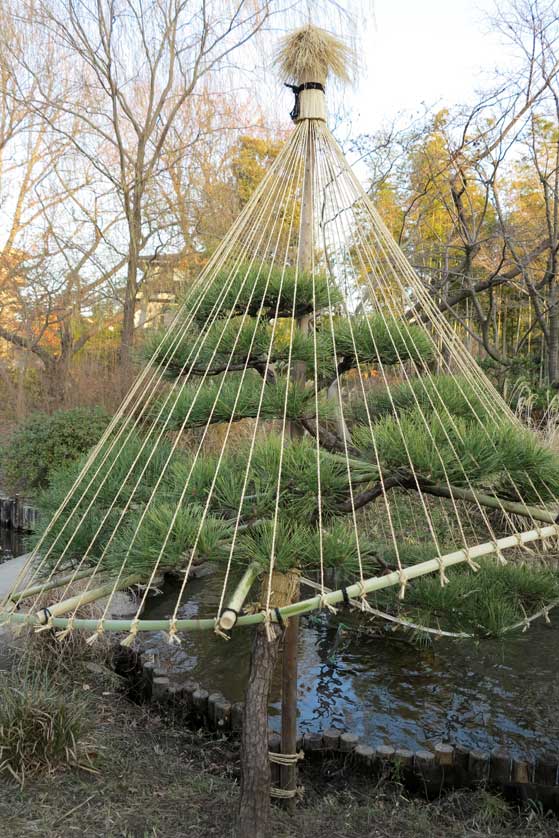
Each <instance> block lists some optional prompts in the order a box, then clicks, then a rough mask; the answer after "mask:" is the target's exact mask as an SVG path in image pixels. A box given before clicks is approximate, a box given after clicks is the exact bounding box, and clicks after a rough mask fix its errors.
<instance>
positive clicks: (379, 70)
mask: <svg viewBox="0 0 559 838" xmlns="http://www.w3.org/2000/svg"><path fill="white" fill-rule="evenodd" d="M493 10H494V2H493V0H374V14H373V15H369V17H368V21H367V24H366V29H365V34H364V35H363V37H362V40H361V49H362V53H363V63H364V64H365V74H364V77H363V79H362V81H361V83H360V85H359V89H358V90H357V91H356V92H355V94H352V95H350V96H349V98H348V101H347V103H346V104H347V106H348V108H349V109H350V110H351V118H352V123H353V130H354V131H355V130H357V131H358V132H368V131H374V130H375V129H377V128H379V127H380V126H381V125H382V124H383V123H384V122H385V121H390V120H391V119H392V118H393V117H394V116H395V115H396V114H397V113H398V112H399V111H402V110H406V111H411V112H415V111H418V110H420V109H421V103H422V102H425V103H427V104H428V105H437V104H440V105H441V107H442V106H443V105H453V104H457V103H461V102H464V101H467V100H468V99H469V98H470V97H471V96H472V95H473V93H474V92H475V90H476V88H479V87H483V86H484V80H485V81H486V82H487V81H488V79H489V77H490V76H491V74H492V73H493V71H494V69H495V68H496V67H497V66H501V68H502V67H503V66H507V65H508V64H510V61H511V57H510V54H508V53H507V49H506V47H505V46H504V44H503V43H502V40H501V38H500V37H499V36H498V34H496V33H493V32H489V24H488V22H487V20H486V19H484V18H486V17H487V15H488V14H491V12H492V11H493Z"/></svg>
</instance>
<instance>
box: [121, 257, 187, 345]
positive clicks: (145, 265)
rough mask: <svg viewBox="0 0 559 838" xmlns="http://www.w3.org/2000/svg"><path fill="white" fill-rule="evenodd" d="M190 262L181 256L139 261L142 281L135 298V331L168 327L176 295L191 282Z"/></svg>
mask: <svg viewBox="0 0 559 838" xmlns="http://www.w3.org/2000/svg"><path fill="white" fill-rule="evenodd" d="M190 261H191V260H190V259H189V258H188V257H187V256H186V255H185V254H184V253H155V254H153V255H152V256H143V257H142V258H141V260H140V267H141V269H142V271H143V272H144V279H143V282H142V286H141V290H140V291H139V292H138V294H137V296H136V313H135V315H134V323H135V326H136V328H138V329H160V328H162V327H164V326H168V325H169V324H170V323H171V320H172V319H173V316H174V308H175V305H176V302H177V297H178V295H179V292H180V290H181V288H183V287H184V285H185V284H186V283H187V282H188V280H189V278H190V271H189V265H190Z"/></svg>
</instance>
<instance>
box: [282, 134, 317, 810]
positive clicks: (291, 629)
mask: <svg viewBox="0 0 559 838" xmlns="http://www.w3.org/2000/svg"><path fill="white" fill-rule="evenodd" d="M307 132H308V133H307V138H306V152H305V176H304V180H303V194H302V196H301V226H300V229H299V246H298V252H297V265H298V268H299V271H301V272H304V273H310V272H311V271H312V269H313V248H314V241H313V237H314V195H313V182H314V145H313V135H312V132H311V123H310V121H309V120H307ZM297 328H298V329H301V330H302V331H304V332H308V329H309V317H302V318H300V319H298V320H297ZM292 378H293V380H294V381H297V382H300V383H301V384H302V385H304V384H305V381H306V378H307V370H306V364H305V362H304V361H297V362H296V363H295V364H294V365H293V373H292ZM303 433H304V431H303V429H302V428H301V427H300V426H297V425H295V423H291V426H290V434H291V438H292V439H293V438H297V437H300V436H302V435H303ZM299 587H300V586H299V582H298V579H297V585H296V588H294V590H293V600H295V599H298V598H299ZM293 600H292V601H293ZM298 641H299V617H291V618H290V620H289V622H288V624H287V628H286V631H285V636H284V642H283V658H282V679H281V691H282V699H281V751H282V753H283V754H295V753H296V751H297V677H298V673H297V644H298ZM281 785H282V788H283V789H284V790H285V791H289V792H294V791H295V790H296V788H297V765H296V764H295V763H294V764H293V765H285V766H282V769H281ZM285 807H286V808H287V809H289V810H293V809H294V808H295V797H294V796H293V797H288V798H286V800H285Z"/></svg>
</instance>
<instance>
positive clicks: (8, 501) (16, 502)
mask: <svg viewBox="0 0 559 838" xmlns="http://www.w3.org/2000/svg"><path fill="white" fill-rule="evenodd" d="M38 518H39V510H38V509H37V508H36V507H34V506H31V505H30V504H29V503H26V502H25V501H24V500H23V499H22V498H20V497H18V496H17V495H16V496H15V497H13V498H7V497H3V496H0V527H2V528H3V529H7V530H16V531H17V532H33V530H35V529H36V528H37V520H38Z"/></svg>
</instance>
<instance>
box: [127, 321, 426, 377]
mask: <svg viewBox="0 0 559 838" xmlns="http://www.w3.org/2000/svg"><path fill="white" fill-rule="evenodd" d="M315 344H316V346H315ZM334 349H335V351H334ZM356 349H357V355H356ZM315 351H316V358H317V369H318V380H319V386H321V387H323V386H327V385H328V384H330V383H331V381H332V380H333V378H334V376H335V374H336V369H337V368H338V367H339V368H340V369H341V371H344V372H347V371H349V370H351V369H355V368H356V366H357V363H358V362H359V364H360V365H363V364H365V365H367V364H373V365H375V366H377V365H379V364H382V365H383V366H391V365H393V364H396V363H400V362H406V361H409V360H413V361H414V362H415V363H416V364H417V365H418V366H420V367H424V366H425V365H426V364H428V363H429V361H431V359H432V357H433V344H432V341H431V339H430V337H429V336H428V335H427V334H426V333H425V331H424V330H423V329H420V328H419V327H417V326H409V325H407V324H404V325H402V324H396V323H395V322H392V323H389V322H387V321H386V320H385V318H383V317H381V316H380V315H372V316H371V317H359V318H355V320H354V321H353V323H352V325H351V329H350V327H349V323H348V321H347V319H346V318H341V317H332V318H331V319H330V318H329V317H328V316H324V317H322V318H321V319H320V320H319V323H318V328H317V331H316V334H315V335H313V334H312V333H310V334H305V333H304V332H301V331H295V332H294V334H293V341H292V346H291V362H292V363H294V362H296V361H304V362H305V364H306V365H307V376H308V378H314V358H315ZM289 354H290V353H289V340H288V335H286V334H285V332H284V331H282V330H281V329H276V333H275V334H273V332H272V327H271V326H270V325H269V324H266V323H262V322H259V321H258V320H256V318H252V317H246V318H244V320H243V318H241V317H235V318H233V319H232V320H231V322H229V323H227V324H226V325H224V324H223V323H220V322H218V323H214V324H213V325H212V326H210V327H209V328H208V329H206V330H202V331H197V330H195V329H189V330H188V332H187V334H185V335H184V336H183V337H181V339H180V340H177V338H176V336H175V335H173V334H169V335H167V336H165V335H163V334H162V333H156V334H154V335H152V336H151V338H150V339H149V340H147V341H146V343H145V344H144V346H143V355H144V356H145V358H146V359H150V358H152V357H153V358H154V361H155V362H157V363H160V364H162V365H163V366H165V367H166V375H167V377H168V378H176V377H177V376H179V375H185V374H186V373H189V372H191V373H193V374H197V375H204V374H206V375H208V374H209V375H215V374H218V373H220V372H224V371H225V370H227V371H230V372H235V371H237V370H239V369H243V368H244V367H245V366H247V367H254V368H256V369H259V370H262V369H263V368H264V367H265V366H266V363H267V362H268V365H269V366H272V365H276V366H278V365H279V368H280V369H281V368H284V366H285V363H286V362H287V360H288V358H289ZM336 359H337V361H336Z"/></svg>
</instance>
